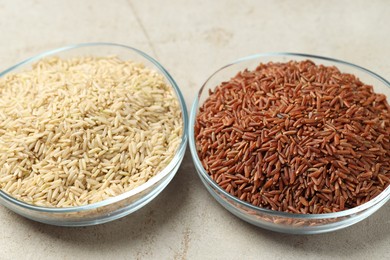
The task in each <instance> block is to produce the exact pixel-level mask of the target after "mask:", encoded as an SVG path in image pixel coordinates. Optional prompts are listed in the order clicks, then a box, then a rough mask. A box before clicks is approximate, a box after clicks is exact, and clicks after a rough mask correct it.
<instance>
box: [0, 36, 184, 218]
mask: <svg viewBox="0 0 390 260" xmlns="http://www.w3.org/2000/svg"><path fill="white" fill-rule="evenodd" d="M111 55H114V56H117V57H118V58H120V59H123V60H133V61H136V62H141V63H143V64H144V65H145V66H146V67H148V68H149V69H153V70H155V71H157V72H158V73H160V74H161V75H162V76H163V77H164V79H165V80H166V82H167V84H169V85H170V86H171V87H172V88H173V89H174V92H175V94H176V96H177V99H178V100H179V103H180V107H181V114H182V120H183V133H182V136H181V143H180V145H179V147H178V149H177V151H176V154H175V156H174V157H173V159H172V161H171V162H170V163H169V164H168V165H167V166H166V167H165V168H164V169H163V170H162V171H161V172H160V173H158V174H157V175H156V176H154V177H152V178H151V179H149V180H148V181H147V182H146V183H144V184H142V185H140V186H138V187H136V188H135V189H133V190H130V191H128V192H126V193H123V194H121V195H119V196H116V197H112V198H109V199H106V200H103V201H100V202H97V203H93V204H89V205H85V206H78V207H66V208H49V207H39V206H34V205H31V204H27V203H25V202H22V201H20V200H17V199H15V198H13V197H12V196H10V195H8V194H7V193H5V192H3V191H1V190H0V203H1V204H3V205H4V206H5V207H7V208H8V209H10V210H12V211H14V212H16V213H18V214H20V215H22V216H24V217H26V218H29V219H32V220H35V221H38V222H43V223H47V224H52V225H58V226H89V225H96V224H101V223H105V222H109V221H112V220H115V219H118V218H121V217H124V216H126V215H128V214H130V213H132V212H134V211H136V210H138V209H140V208H141V207H143V206H145V205H146V204H147V203H149V202H150V201H151V200H152V199H153V198H155V197H156V196H157V195H158V194H159V193H160V192H161V191H162V190H163V189H164V188H165V187H166V186H167V185H168V183H169V182H170V181H171V180H172V178H173V177H174V176H175V174H176V172H177V170H178V169H179V166H180V163H181V161H182V159H183V157H184V153H185V149H186V145H187V128H188V115H187V108H186V105H185V101H184V98H183V96H182V93H181V91H180V89H179V87H178V86H177V84H176V82H175V81H174V80H173V78H172V77H171V76H170V75H169V73H168V72H167V71H166V70H165V69H164V67H163V66H162V65H161V64H159V63H158V62H157V61H156V60H154V59H153V58H151V57H150V56H148V55H147V54H145V53H143V52H142V51H139V50H137V49H135V48H132V47H128V46H125V45H119V44H113V43H86V44H77V45H72V46H67V47H63V48H60V49H56V50H52V51H48V52H45V53H42V54H39V55H37V56H34V57H32V58H30V59H27V60H25V61H23V62H21V63H18V64H16V65H14V66H12V67H11V68H9V69H7V70H5V71H3V72H2V73H0V77H3V76H4V75H6V74H8V73H14V72H18V71H20V70H23V69H27V68H29V67H30V66H31V64H32V63H34V62H36V61H38V60H39V59H41V58H44V57H50V56H57V57H61V58H71V57H75V56H100V57H101V56H111Z"/></svg>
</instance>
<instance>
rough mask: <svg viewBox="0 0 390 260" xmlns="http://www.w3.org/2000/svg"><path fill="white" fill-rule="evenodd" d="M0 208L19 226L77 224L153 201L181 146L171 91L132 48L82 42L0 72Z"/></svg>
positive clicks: (182, 120)
mask: <svg viewBox="0 0 390 260" xmlns="http://www.w3.org/2000/svg"><path fill="white" fill-rule="evenodd" d="M0 85H1V89H0V91H1V95H2V97H1V98H0V101H1V102H0V116H1V117H2V123H1V126H0V128H1V130H0V131H1V137H0V151H1V159H0V160H1V167H0V203H1V204H3V205H4V206H6V207H7V208H9V209H10V210H12V211H14V212H16V213H18V214H20V215H22V216H24V217H27V218H29V219H32V220H35V221H39V222H43V223H47V224H53V225H59V226H87V225H95V224H100V223H105V222H108V221H112V220H115V219H118V218H120V217H123V216H126V215H128V214H130V213H132V212H134V211H136V210H138V209H140V208H141V207H143V206H144V205H146V204H147V203H149V202H150V201H151V200H152V199H153V198H155V197H156V196H157V195H158V194H159V193H160V192H161V191H162V190H163V189H164V188H165V187H166V186H167V185H168V183H169V182H170V181H171V180H172V178H173V177H174V176H175V174H176V172H177V171H178V169H179V166H180V163H181V161H182V159H183V156H184V153H185V148H186V143H187V131H186V129H187V126H188V118H187V110H186V105H185V102H184V99H183V96H182V94H181V91H180V89H179V87H178V86H177V84H176V83H175V81H174V80H173V78H172V77H171V76H170V75H169V73H168V72H167V71H166V70H165V69H164V67H162V65H161V64H159V63H158V62H157V61H156V60H154V59H153V58H151V57H150V56H148V55H147V54H145V53H143V52H142V51H139V50H137V49H135V48H132V47H128V46H125V45H119V44H113V43H86V44H77V45H72V46H67V47H63V48H60V49H56V50H52V51H48V52H45V53H42V54H40V55H37V56H35V57H32V58H30V59H27V60H25V61H23V62H21V63H18V64H16V65H15V66H13V67H11V68H9V69H7V70H5V71H4V72H2V73H0Z"/></svg>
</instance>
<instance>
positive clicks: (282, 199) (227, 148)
mask: <svg viewBox="0 0 390 260" xmlns="http://www.w3.org/2000/svg"><path fill="white" fill-rule="evenodd" d="M209 94H210V95H209V97H208V99H207V100H206V101H205V102H204V104H203V105H202V106H201V108H200V111H199V113H198V115H197V118H196V123H195V139H196V146H197V151H198V155H199V158H200V160H201V162H202V164H203V167H204V168H205V170H206V171H207V172H208V174H209V175H210V176H211V178H212V179H213V180H215V181H216V182H217V183H218V184H219V186H220V187H221V188H223V189H225V190H226V191H227V192H229V193H230V194H232V195H233V196H236V197H237V198H239V199H241V200H243V201H246V202H249V203H251V204H253V205H255V206H259V207H262V208H267V209H272V210H277V211H284V212H292V213H330V212H336V211H341V210H345V209H349V208H353V207H356V206H358V205H361V204H363V203H365V202H367V201H369V200H371V199H372V198H374V197H375V196H377V195H378V194H380V193H381V192H382V191H383V190H384V189H385V188H386V187H388V186H389V184H390V106H389V104H388V103H387V101H386V96H385V95H383V94H376V93H374V91H373V87H372V86H369V85H366V84H364V83H362V82H361V81H360V80H359V79H358V78H357V77H355V76H354V75H351V74H346V73H342V72H340V71H339V70H338V69H337V68H336V67H326V66H323V65H316V64H314V63H313V62H311V61H302V62H296V61H290V62H287V63H272V62H270V63H267V64H260V65H259V66H258V67H257V68H256V69H255V70H253V71H252V70H244V71H241V72H239V73H238V74H237V75H236V76H235V77H233V78H232V79H230V80H229V81H226V82H223V83H221V84H220V85H219V86H217V87H216V89H215V90H214V91H210V93H209Z"/></svg>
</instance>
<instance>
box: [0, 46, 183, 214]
mask: <svg viewBox="0 0 390 260" xmlns="http://www.w3.org/2000/svg"><path fill="white" fill-rule="evenodd" d="M84 47H113V48H122V49H125V50H127V51H130V52H134V53H136V54H137V55H140V56H141V57H143V58H145V59H146V60H147V61H149V62H151V63H152V64H153V65H154V66H156V68H157V72H158V73H161V74H162V75H163V76H164V77H165V78H166V79H167V81H168V83H169V84H170V85H171V86H172V88H173V90H174V91H175V94H176V96H177V99H178V101H179V104H180V109H181V113H182V120H183V130H182V135H181V142H180V145H179V147H178V148H177V150H176V153H175V155H174V157H173V158H172V160H171V161H170V163H169V164H168V165H167V166H166V167H165V168H164V169H163V170H162V171H160V172H159V173H158V174H156V175H155V176H153V177H152V178H150V179H149V180H148V181H146V182H145V183H143V184H141V185H140V186H138V187H136V188H134V189H132V190H129V191H127V192H125V193H122V194H120V195H118V196H115V197H110V198H108V199H105V200H102V201H99V202H95V203H91V204H87V205H83V206H74V207H63V208H56V207H43V206H36V205H33V204H29V203H26V202H24V201H21V200H18V199H16V198H14V197H13V196H11V195H9V194H7V193H6V192H4V191H3V190H1V189H0V198H3V199H5V200H6V201H8V202H10V203H11V204H15V205H17V206H20V207H22V208H25V209H28V210H33V211H37V212H46V213H73V212H82V211H88V210H93V209H97V208H100V207H104V206H107V205H110V204H114V203H116V202H118V201H121V200H124V199H127V198H129V197H131V196H134V195H136V194H138V193H140V192H142V191H144V190H146V189H148V188H150V187H151V186H153V185H154V184H156V183H158V182H159V181H160V180H162V179H163V178H164V177H166V176H168V175H169V174H170V173H171V171H172V170H173V169H174V167H175V166H176V165H177V164H178V163H180V161H181V158H182V156H184V153H185V149H186V146H187V139H188V134H187V129H188V113H187V107H186V103H185V100H184V96H183V94H182V92H181V91H180V88H179V86H178V85H177V83H176V82H175V80H174V79H173V78H172V76H171V75H170V74H169V72H168V71H167V70H166V69H165V68H164V67H163V66H162V65H161V64H160V63H159V62H158V61H157V60H155V59H154V58H152V57H151V56H149V55H148V54H146V53H145V52H143V51H141V50H138V49H136V48H134V47H130V46H127V45H123V44H118V43H111V42H90V43H78V44H72V45H67V46H64V47H60V48H56V49H52V50H49V51H45V52H42V53H40V54H37V55H34V56H32V57H30V58H27V59H25V60H23V61H21V62H19V63H17V64H15V65H13V66H11V67H9V68H8V69H5V70H4V71H2V72H0V77H3V76H5V75H6V74H8V73H11V72H13V71H14V70H16V69H18V68H20V67H22V66H24V65H28V64H32V63H33V62H35V61H38V60H40V59H42V58H45V57H48V56H51V55H56V54H61V53H64V52H66V51H71V50H74V49H78V48H84ZM112 55H115V53H113V54H112ZM80 56H82V54H80ZM152 69H153V68H152Z"/></svg>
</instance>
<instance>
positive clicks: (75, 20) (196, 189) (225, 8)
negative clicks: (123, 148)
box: [0, 0, 390, 259]
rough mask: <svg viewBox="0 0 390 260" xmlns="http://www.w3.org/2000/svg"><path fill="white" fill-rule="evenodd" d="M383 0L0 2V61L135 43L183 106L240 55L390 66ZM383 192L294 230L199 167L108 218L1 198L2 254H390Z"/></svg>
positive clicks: (389, 19)
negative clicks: (242, 203)
mask: <svg viewBox="0 0 390 260" xmlns="http://www.w3.org/2000/svg"><path fill="white" fill-rule="evenodd" d="M389 25H390V3H389V1H386V0H383V1H375V0H372V1H369V2H368V1H336V0H332V1H238V0H237V1H210V0H196V1H195V0H193V1H192V0H191V1H179V0H173V1H153V0H143V1H125V0H117V1H103V0H99V1H96V0H88V1H87V0H85V1H77V0H70V1H49V0H46V1H42V0H31V1H22V0H17V1H15V0H4V1H1V2H0V28H1V36H0V57H1V59H0V61H1V62H0V70H3V69H6V68H7V67H8V66H10V65H13V64H14V63H16V62H18V61H21V60H22V59H24V58H27V57H29V56H31V55H35V54H38V53H40V52H42V51H45V50H49V49H52V48H57V47H60V46H63V45H68V44H73V43H80V42H94V41H105V42H116V43H123V44H126V45H130V46H133V47H136V48H139V49H141V50H144V51H145V52H147V53H149V54H150V55H152V56H153V57H155V58H156V59H158V60H159V61H160V62H161V63H162V64H163V65H164V66H165V67H166V68H167V69H168V71H169V72H170V73H171V74H172V76H173V77H174V78H175V79H176V81H177V83H178V84H179V86H180V87H181V89H182V91H183V93H184V96H185V99H186V102H187V106H188V108H190V105H191V104H192V101H193V99H194V97H195V93H196V92H197V90H198V89H199V88H200V86H201V84H202V83H203V82H204V81H205V79H206V78H207V77H208V76H209V75H210V74H211V73H212V72H214V71H215V70H216V69H218V68H219V67H221V66H223V65H224V64H227V63H228V62H231V61H233V60H235V59H237V58H239V57H243V56H247V55H250V54H254V53H258V52H275V51H290V52H301V53H310V54H317V55H323V56H330V57H335V58H339V59H342V60H347V61H350V62H352V63H356V64H359V65H361V66H363V67H366V68H369V69H371V70H373V71H375V72H377V73H378V74H380V75H382V76H384V77H385V78H388V79H389V78H390V66H389V62H388V60H389V58H390V47H389V46H390V29H389ZM389 215H390V203H387V204H386V205H385V206H384V207H383V208H382V209H381V210H380V211H378V212H377V213H376V214H374V215H373V216H371V217H370V218H368V219H366V220H365V221H363V222H361V223H359V224H356V225H354V226H352V227H350V228H347V229H344V230H340V231H337V232H333V233H328V234H322V235H311V236H293V235H284V234H278V233H273V232H270V231H266V230H262V229H259V228H256V227H254V226H251V225H249V224H246V223H244V222H242V221H241V220H239V219H237V218H236V217H234V216H232V215H231V214H230V213H228V212H227V211H226V210H224V209H223V208H222V207H221V206H219V204H217V202H216V201H214V199H212V198H211V196H210V195H209V194H208V193H207V191H206V189H205V188H204V187H203V186H202V184H201V182H200V180H199V179H198V177H197V176H196V173H195V169H194V166H193V164H192V161H191V156H190V154H189V151H187V154H186V156H185V158H184V161H183V164H182V166H181V168H180V170H179V172H178V173H177V176H176V177H175V178H174V180H173V181H172V182H171V184H170V185H169V186H168V187H167V189H166V190H164V191H163V192H162V194H161V195H160V196H159V197H158V198H156V199H155V200H154V201H153V202H152V203H150V204H148V205H147V206H146V207H144V208H142V209H141V210H140V211H138V212H136V213H134V214H132V215H130V216H127V217H125V218H123V219H120V220H118V221H114V222H112V223H108V224H104V225H100V226H94V227H87V228H60V227H54V226H47V225H43V224H39V223H35V222H32V221H29V220H27V219H24V218H22V217H19V216H18V215H16V214H14V213H11V212H10V211H8V210H6V209H5V208H3V207H0V259H21V258H27V259H49V258H50V259H53V258H54V257H55V258H60V259H76V258H77V259H100V258H106V259H114V258H118V259H124V258H127V259H129V258H139V259H239V258H240V259H301V258H302V257H306V258H311V259H327V258H353V259H372V258H376V259H384V258H389V257H390V234H389V233H390V220H389Z"/></svg>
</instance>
